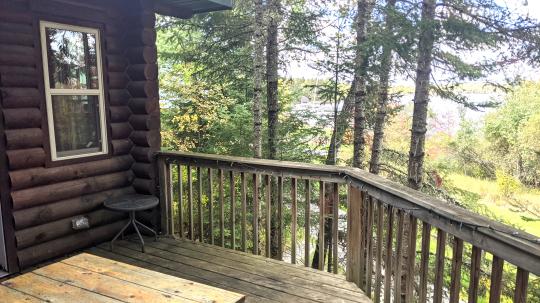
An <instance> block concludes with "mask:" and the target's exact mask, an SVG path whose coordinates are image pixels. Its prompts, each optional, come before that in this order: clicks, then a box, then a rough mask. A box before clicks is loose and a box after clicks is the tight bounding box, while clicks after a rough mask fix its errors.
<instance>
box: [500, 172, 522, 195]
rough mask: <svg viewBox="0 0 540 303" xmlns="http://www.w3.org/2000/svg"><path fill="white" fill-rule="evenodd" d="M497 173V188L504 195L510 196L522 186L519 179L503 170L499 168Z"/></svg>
mask: <svg viewBox="0 0 540 303" xmlns="http://www.w3.org/2000/svg"><path fill="white" fill-rule="evenodd" d="M496 175H497V188H498V190H499V192H500V194H501V195H502V196H503V197H505V198H510V197H512V196H513V195H514V194H515V193H516V192H517V191H518V190H519V189H520V188H521V183H519V180H517V179H516V178H514V177H512V176H511V175H509V174H507V173H505V172H503V171H502V170H497V172H496Z"/></svg>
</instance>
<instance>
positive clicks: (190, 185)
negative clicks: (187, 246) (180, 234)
mask: <svg viewBox="0 0 540 303" xmlns="http://www.w3.org/2000/svg"><path fill="white" fill-rule="evenodd" d="M191 175H192V172H191V166H188V167H187V178H188V180H187V181H188V212H189V239H190V240H194V239H195V236H194V235H193V234H194V228H193V225H194V222H193V180H192V179H193V178H192V176H191Z"/></svg>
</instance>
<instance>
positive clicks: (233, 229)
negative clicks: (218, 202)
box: [229, 170, 236, 249]
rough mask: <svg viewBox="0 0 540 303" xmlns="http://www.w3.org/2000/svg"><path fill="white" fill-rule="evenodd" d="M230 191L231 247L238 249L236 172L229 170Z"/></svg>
mask: <svg viewBox="0 0 540 303" xmlns="http://www.w3.org/2000/svg"><path fill="white" fill-rule="evenodd" d="M229 191H230V196H231V197H230V198H231V222H230V223H231V248H232V249H236V190H235V184H234V172H233V171H232V170H231V171H230V172H229Z"/></svg>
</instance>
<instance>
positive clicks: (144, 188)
mask: <svg viewBox="0 0 540 303" xmlns="http://www.w3.org/2000/svg"><path fill="white" fill-rule="evenodd" d="M133 188H134V189H135V190H136V191H137V193H139V194H146V195H155V194H156V182H155V181H154V180H151V179H142V178H136V179H135V180H133Z"/></svg>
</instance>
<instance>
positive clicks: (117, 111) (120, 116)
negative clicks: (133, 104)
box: [109, 106, 131, 123]
mask: <svg viewBox="0 0 540 303" xmlns="http://www.w3.org/2000/svg"><path fill="white" fill-rule="evenodd" d="M109 111H110V113H111V122H112V123H120V122H127V121H128V120H129V117H130V116H131V110H130V109H129V107H127V106H111V107H109Z"/></svg>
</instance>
